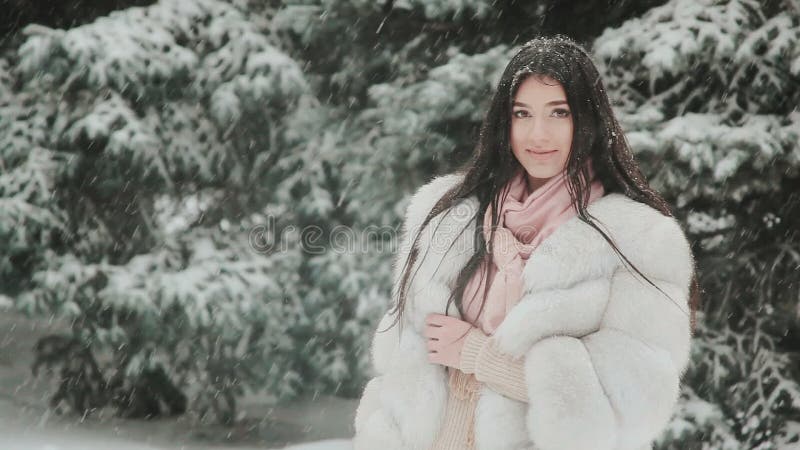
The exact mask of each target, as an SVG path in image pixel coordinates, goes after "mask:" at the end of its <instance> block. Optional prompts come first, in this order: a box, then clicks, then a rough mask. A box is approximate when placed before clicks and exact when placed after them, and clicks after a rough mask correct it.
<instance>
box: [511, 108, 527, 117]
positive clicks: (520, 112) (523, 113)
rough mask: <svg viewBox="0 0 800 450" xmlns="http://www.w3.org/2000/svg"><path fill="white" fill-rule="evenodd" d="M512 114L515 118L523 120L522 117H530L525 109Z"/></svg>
mask: <svg viewBox="0 0 800 450" xmlns="http://www.w3.org/2000/svg"><path fill="white" fill-rule="evenodd" d="M512 114H513V115H514V117H516V118H518V119H519V118H522V117H528V115H529V114H528V111H525V110H524V109H518V110H516V111H514V112H513V113H512Z"/></svg>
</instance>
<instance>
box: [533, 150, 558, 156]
mask: <svg viewBox="0 0 800 450" xmlns="http://www.w3.org/2000/svg"><path fill="white" fill-rule="evenodd" d="M528 151H529V152H530V153H533V154H534V155H547V154H549V153H555V152H556V151H557V150H530V149H528Z"/></svg>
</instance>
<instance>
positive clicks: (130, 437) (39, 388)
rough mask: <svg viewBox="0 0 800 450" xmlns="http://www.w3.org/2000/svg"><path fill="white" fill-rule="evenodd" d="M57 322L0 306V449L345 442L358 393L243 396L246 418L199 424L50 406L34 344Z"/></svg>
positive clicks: (241, 448)
mask: <svg viewBox="0 0 800 450" xmlns="http://www.w3.org/2000/svg"><path fill="white" fill-rule="evenodd" d="M59 326H60V325H59V324H51V323H48V322H47V321H42V320H31V319H28V318H25V317H24V316H21V315H19V314H16V313H13V312H10V311H8V310H3V309H2V308H0V449H3V450H101V449H102V450H106V449H109V448H114V449H118V450H179V449H180V450H184V449H186V450H189V449H197V450H223V449H224V450H256V449H258V450H265V449H280V448H286V449H293V450H345V449H347V450H350V449H352V444H351V443H350V439H349V438H350V437H351V436H352V434H353V430H352V423H353V416H354V414H355V407H356V401H354V400H348V399H341V398H335V397H320V398H317V399H307V400H302V401H298V402H295V403H293V404H290V405H284V406H280V407H275V406H271V405H269V404H268V403H266V402H265V401H263V400H261V399H258V398H249V399H244V400H243V402H242V410H243V411H244V412H245V413H246V417H247V418H249V419H245V421H244V422H243V424H244V425H242V426H240V427H234V428H225V427H221V426H201V425H198V424H191V423H189V421H188V420H185V419H181V418H176V419H159V420H154V421H144V420H121V419H115V418H105V419H104V418H96V417H90V418H87V419H85V420H80V418H76V417H70V416H67V417H65V416H59V415H56V414H53V413H51V412H50V411H49V410H48V409H47V407H46V404H47V398H48V397H49V395H50V392H51V389H52V388H51V387H50V386H49V385H48V383H47V382H46V380H44V379H33V378H32V377H31V375H30V365H31V362H32V360H33V354H32V348H33V345H34V344H35V342H36V340H37V339H38V337H39V336H42V335H44V334H47V333H49V332H53V331H57V330H58V329H59Z"/></svg>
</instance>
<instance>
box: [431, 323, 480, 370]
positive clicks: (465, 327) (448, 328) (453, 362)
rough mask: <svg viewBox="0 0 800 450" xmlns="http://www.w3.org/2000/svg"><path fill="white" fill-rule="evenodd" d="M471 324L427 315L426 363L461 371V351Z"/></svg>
mask: <svg viewBox="0 0 800 450" xmlns="http://www.w3.org/2000/svg"><path fill="white" fill-rule="evenodd" d="M472 328H474V327H473V326H472V324H470V323H468V322H464V321H463V320H459V319H456V318H455V317H450V316H445V315H442V314H428V317H426V318H425V333H424V334H425V337H426V338H427V346H428V361H430V362H432V363H434V364H441V365H443V366H448V367H453V368H455V369H461V367H460V366H461V349H462V348H464V341H466V339H467V335H468V334H469V332H470V331H471V330H472Z"/></svg>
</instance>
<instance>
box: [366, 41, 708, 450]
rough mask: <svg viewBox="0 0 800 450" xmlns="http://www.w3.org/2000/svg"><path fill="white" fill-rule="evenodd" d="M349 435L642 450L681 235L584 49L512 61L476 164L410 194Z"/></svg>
mask: <svg viewBox="0 0 800 450" xmlns="http://www.w3.org/2000/svg"><path fill="white" fill-rule="evenodd" d="M404 230H405V231H404V235H403V239H402V243H401V248H400V251H399V255H398V259H397V261H396V265H395V283H396V284H395V286H394V289H393V298H394V300H395V304H394V308H392V310H391V311H389V312H388V313H387V314H386V315H385V316H384V318H383V319H382V320H381V323H380V324H379V326H378V331H377V332H376V334H375V337H374V341H373V348H372V357H373V362H374V366H375V370H376V372H377V376H376V377H375V378H373V379H372V380H371V381H370V382H369V383H368V384H367V386H366V388H365V390H364V393H363V397H362V399H361V402H360V404H359V407H358V411H357V413H356V420H355V428H356V435H355V439H354V444H355V448H356V449H357V450H361V449H364V450H372V449H419V450H439V449H471V448H476V449H478V450H489V449H492V450H495V449H496V450H501V449H538V450H565V449H566V450H573V449H595V450H596V449H600V450H603V449H609V450H610V449H615V450H616V449H619V450H627V449H634V450H638V449H643V448H651V442H652V441H653V440H654V439H655V438H656V437H658V435H659V434H660V432H661V431H662V430H663V428H664V427H665V426H666V424H667V422H668V421H669V419H670V416H671V414H672V410H673V407H674V405H675V403H676V401H677V398H678V392H679V383H680V378H681V376H682V374H683V372H684V370H685V369H686V366H687V364H688V360H689V342H690V338H691V333H692V330H693V327H694V311H695V309H696V307H697V297H698V295H697V291H698V289H697V282H696V277H695V274H694V259H693V257H692V253H691V249H690V246H689V243H688V242H687V240H686V237H685V236H684V233H683V232H682V230H681V227H680V225H679V224H678V222H677V221H676V220H675V219H674V218H673V216H672V213H671V211H670V208H669V206H668V205H667V203H666V202H665V201H664V199H663V198H662V197H661V196H659V194H658V193H657V192H655V191H654V190H653V189H652V188H650V187H649V186H648V184H647V181H646V180H645V178H644V177H643V176H642V174H641V172H640V170H639V168H638V166H637V163H636V162H635V160H634V158H633V155H632V153H631V151H630V149H629V148H628V146H627V143H626V141H625V139H624V137H623V133H622V130H621V128H620V126H619V124H618V123H617V121H616V119H615V118H614V114H613V112H612V110H611V106H610V104H609V101H608V98H607V95H606V93H605V90H604V88H603V84H602V82H601V81H600V78H599V74H598V72H597V69H596V68H595V66H594V65H593V63H592V61H591V59H590V57H589V55H588V54H587V53H586V52H585V51H584V50H583V49H582V48H581V47H580V46H578V45H577V44H575V43H574V42H572V41H571V40H569V39H567V38H563V37H556V38H537V39H534V40H532V41H530V42H528V43H527V44H525V45H524V46H523V47H522V48H521V49H520V50H519V52H518V53H517V54H516V55H515V56H514V57H513V58H512V59H511V61H510V62H509V64H508V66H507V67H506V69H505V71H504V73H503V75H502V78H501V80H500V83H499V85H498V88H497V91H496V92H495V94H494V97H493V99H492V102H491V105H490V107H489V111H488V113H487V114H486V117H485V119H484V121H483V124H482V127H481V133H480V137H479V142H478V145H477V147H476V150H475V153H474V156H473V158H472V159H471V161H469V162H468V163H467V164H466V165H465V167H463V168H462V169H460V170H459V171H457V172H456V173H454V174H450V175H446V176H442V177H439V178H436V179H434V180H433V181H431V182H430V183H428V184H427V185H425V186H423V187H422V188H420V189H419V190H418V191H417V192H416V193H415V194H414V196H413V197H412V199H411V202H410V204H409V206H408V209H407V211H406V217H405V223H404Z"/></svg>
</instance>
